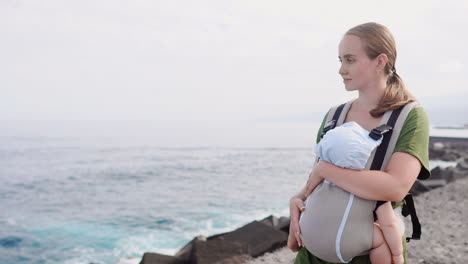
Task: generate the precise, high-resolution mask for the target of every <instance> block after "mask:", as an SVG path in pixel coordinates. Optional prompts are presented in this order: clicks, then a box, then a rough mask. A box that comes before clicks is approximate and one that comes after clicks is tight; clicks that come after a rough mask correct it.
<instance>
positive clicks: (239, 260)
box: [216, 254, 253, 264]
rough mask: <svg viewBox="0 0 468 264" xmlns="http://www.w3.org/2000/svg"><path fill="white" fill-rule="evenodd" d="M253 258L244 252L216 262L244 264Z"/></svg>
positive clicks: (219, 263)
mask: <svg viewBox="0 0 468 264" xmlns="http://www.w3.org/2000/svg"><path fill="white" fill-rule="evenodd" d="M252 259H253V258H252V256H250V255H247V254H243V255H237V256H233V257H229V258H226V259H223V260H221V261H218V262H216V264H244V263H246V262H247V261H249V260H252Z"/></svg>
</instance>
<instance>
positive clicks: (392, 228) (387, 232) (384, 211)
mask: <svg viewBox="0 0 468 264" xmlns="http://www.w3.org/2000/svg"><path fill="white" fill-rule="evenodd" d="M376 214H377V218H378V220H377V222H378V223H379V226H380V229H381V230H382V233H383V235H384V238H385V242H386V244H387V245H388V247H389V248H390V252H391V254H392V260H393V262H394V263H396V264H403V262H404V259H403V244H402V241H401V232H400V228H399V226H398V223H397V219H396V217H395V213H394V212H393V208H392V204H391V203H390V202H386V203H384V204H382V205H381V206H379V207H378V208H377V210H376Z"/></svg>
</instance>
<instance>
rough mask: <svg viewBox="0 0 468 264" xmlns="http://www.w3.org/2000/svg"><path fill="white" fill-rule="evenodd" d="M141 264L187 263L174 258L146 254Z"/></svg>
mask: <svg viewBox="0 0 468 264" xmlns="http://www.w3.org/2000/svg"><path fill="white" fill-rule="evenodd" d="M140 264H186V262H185V261H183V260H181V259H179V258H177V257H174V256H168V255H162V254H158V253H145V254H144V255H143V258H142V259H141V261H140Z"/></svg>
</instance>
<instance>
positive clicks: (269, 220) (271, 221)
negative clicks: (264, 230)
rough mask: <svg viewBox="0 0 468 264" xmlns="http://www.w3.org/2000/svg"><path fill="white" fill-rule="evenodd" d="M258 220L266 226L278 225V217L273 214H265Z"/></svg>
mask: <svg viewBox="0 0 468 264" xmlns="http://www.w3.org/2000/svg"><path fill="white" fill-rule="evenodd" d="M259 222H260V223H264V224H265V225H268V226H271V227H273V228H274V227H275V226H277V225H278V223H279V219H278V217H275V216H274V215H270V216H267V217H265V218H263V219H262V220H260V221H259Z"/></svg>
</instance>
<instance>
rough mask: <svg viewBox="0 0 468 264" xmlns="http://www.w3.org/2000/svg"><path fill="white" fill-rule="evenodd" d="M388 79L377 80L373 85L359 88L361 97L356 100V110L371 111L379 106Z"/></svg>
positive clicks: (354, 104)
mask: <svg viewBox="0 0 468 264" xmlns="http://www.w3.org/2000/svg"><path fill="white" fill-rule="evenodd" d="M386 86H387V83H386V81H385V82H384V81H380V82H376V83H375V84H374V85H373V86H372V87H369V88H367V89H362V90H359V97H358V98H357V99H356V100H355V101H354V103H353V106H354V108H355V109H354V110H357V111H359V112H360V111H365V112H369V111H370V110H372V109H374V108H376V107H377V105H378V104H379V102H380V99H381V98H382V96H383V95H384V92H385V88H386Z"/></svg>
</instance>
